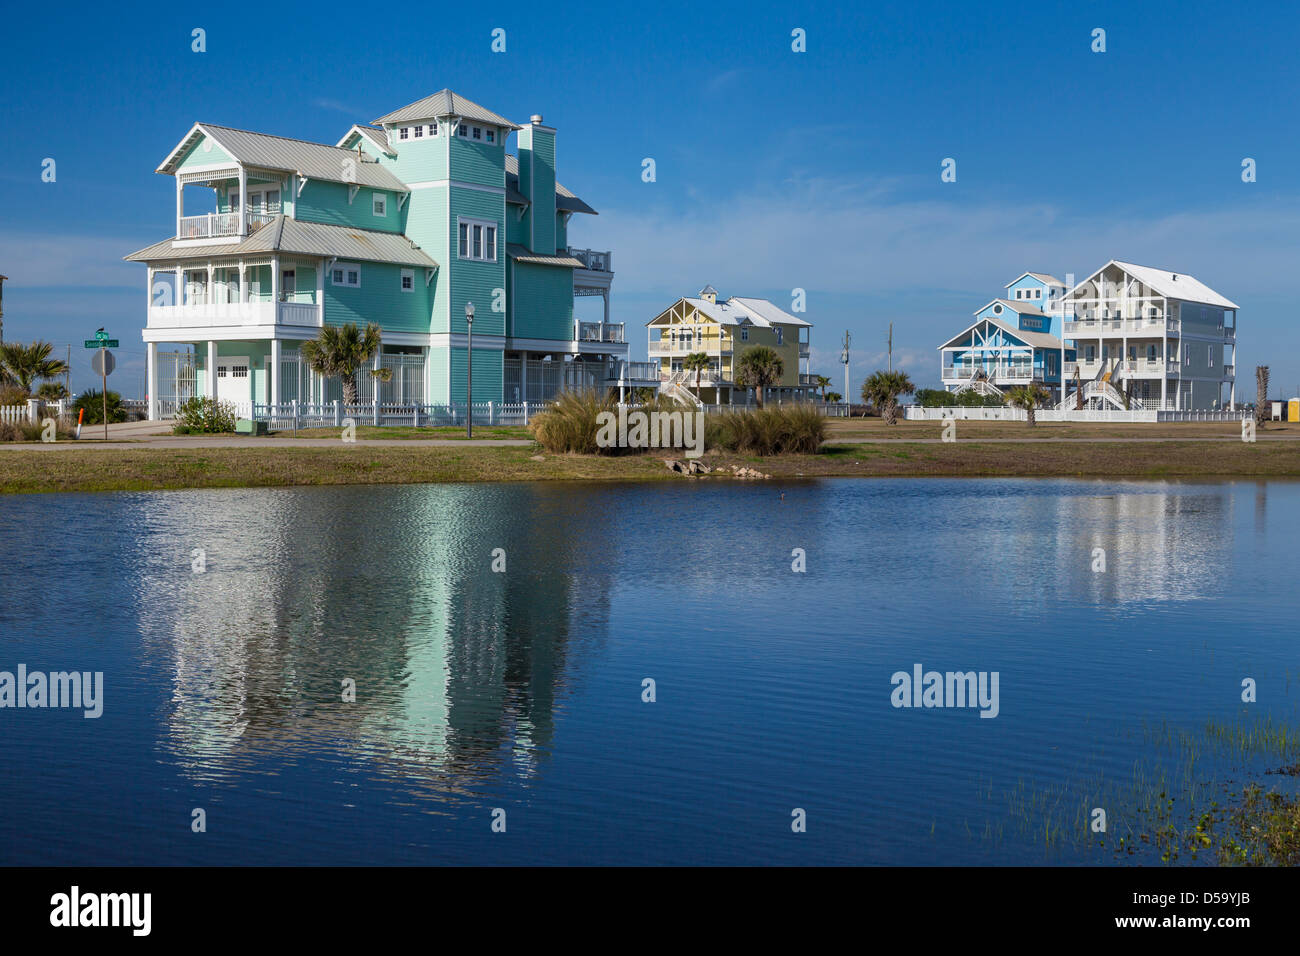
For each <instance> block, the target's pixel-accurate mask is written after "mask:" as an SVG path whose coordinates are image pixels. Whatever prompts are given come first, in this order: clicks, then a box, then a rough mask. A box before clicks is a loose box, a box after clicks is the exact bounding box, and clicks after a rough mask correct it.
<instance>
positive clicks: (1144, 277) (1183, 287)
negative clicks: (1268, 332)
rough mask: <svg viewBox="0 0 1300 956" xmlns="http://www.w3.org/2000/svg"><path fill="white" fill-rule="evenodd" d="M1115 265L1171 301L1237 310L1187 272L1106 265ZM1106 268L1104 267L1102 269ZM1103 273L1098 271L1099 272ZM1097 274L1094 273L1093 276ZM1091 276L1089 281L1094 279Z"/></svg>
mask: <svg viewBox="0 0 1300 956" xmlns="http://www.w3.org/2000/svg"><path fill="white" fill-rule="evenodd" d="M1111 263H1114V264H1115V265H1117V266H1119V267H1120V268H1121V269H1123V270H1124V271H1125V272H1127V273H1128V274H1129V275H1131V276H1132V277H1133V278H1135V279H1138V280H1139V281H1141V282H1143V283H1145V284H1146V285H1148V286H1150V287H1151V288H1152V289H1155V290H1156V292H1158V293H1160V294H1161V295H1163V296H1165V297H1166V298H1169V299H1181V300H1183V301H1184V302H1196V303H1200V304H1204V305H1214V306H1218V307H1219V308H1222V309H1236V308H1238V306H1237V303H1235V302H1233V301H1232V300H1231V299H1226V298H1224V297H1223V296H1221V295H1219V293H1217V292H1215V291H1214V290H1213V289H1211V288H1210V287H1209V286H1208V285H1206V284H1205V283H1203V282H1200V281H1199V280H1197V279H1196V278H1194V277H1193V276H1189V275H1188V274H1187V273H1185V272H1166V271H1165V270H1164V269H1153V268H1151V267H1150V266H1139V265H1134V264H1133V263H1131V262H1120V261H1119V260H1118V259H1112V260H1110V262H1108V263H1106V265H1110V264H1111ZM1104 268H1106V266H1102V269H1104ZM1100 271H1102V270H1101V269H1098V270H1097V272H1100ZM1096 274H1097V273H1096V272H1094V273H1093V274H1092V276H1095V275H1096ZM1092 276H1089V279H1091V278H1092Z"/></svg>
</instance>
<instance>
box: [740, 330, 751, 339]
mask: <svg viewBox="0 0 1300 956" xmlns="http://www.w3.org/2000/svg"><path fill="white" fill-rule="evenodd" d="M740 341H742V342H748V341H749V329H741V330H740Z"/></svg>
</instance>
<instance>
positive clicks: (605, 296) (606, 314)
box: [600, 289, 609, 342]
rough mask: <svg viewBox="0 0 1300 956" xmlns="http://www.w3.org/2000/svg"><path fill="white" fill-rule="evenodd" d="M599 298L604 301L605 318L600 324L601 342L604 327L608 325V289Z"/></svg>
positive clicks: (603, 338)
mask: <svg viewBox="0 0 1300 956" xmlns="http://www.w3.org/2000/svg"><path fill="white" fill-rule="evenodd" d="M601 298H602V299H603V300H604V301H605V318H604V319H603V320H602V321H601V323H600V339H601V341H602V342H603V341H604V340H605V326H607V325H609V290H608V289H606V290H605V291H604V293H603V294H602V295H601Z"/></svg>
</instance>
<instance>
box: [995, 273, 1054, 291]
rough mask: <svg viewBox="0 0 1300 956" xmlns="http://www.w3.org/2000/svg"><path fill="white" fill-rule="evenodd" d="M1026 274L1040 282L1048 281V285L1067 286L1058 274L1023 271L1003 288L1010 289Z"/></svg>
mask: <svg viewBox="0 0 1300 956" xmlns="http://www.w3.org/2000/svg"><path fill="white" fill-rule="evenodd" d="M1025 276H1029V277H1030V278H1031V279H1037V280H1038V281H1039V282H1044V283H1046V284H1047V285H1055V286H1060V287H1061V288H1062V289H1064V288H1065V287H1066V286H1065V283H1064V282H1062V281H1061V280H1060V279H1058V278H1056V276H1053V275H1048V274H1047V273H1046V272H1022V273H1020V275H1018V276H1016V277H1015V278H1014V279H1012V280H1011V281H1010V282H1008V283H1007V284H1006V285H1004V286H1003V287H1002V288H1004V289H1010V288H1011V287H1012V286H1013V285H1015V284H1016V283H1017V282H1019V281H1020V280H1021V279H1023V278H1024V277H1025Z"/></svg>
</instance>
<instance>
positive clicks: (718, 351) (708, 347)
mask: <svg viewBox="0 0 1300 956" xmlns="http://www.w3.org/2000/svg"><path fill="white" fill-rule="evenodd" d="M721 345H722V347H721V348H719V347H718V340H717V339H712V340H710V341H706V342H699V341H693V340H687V339H659V340H658V341H656V342H651V343H650V354H651V355H689V354H691V353H692V352H704V353H706V354H708V355H730V354H731V342H730V341H729V340H725V339H724V340H723V341H722V343H721Z"/></svg>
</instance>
